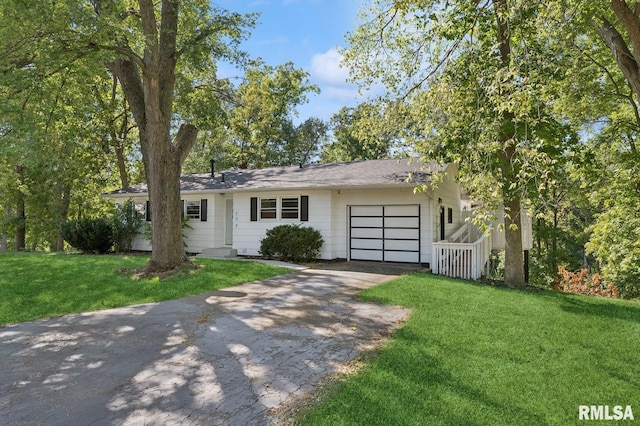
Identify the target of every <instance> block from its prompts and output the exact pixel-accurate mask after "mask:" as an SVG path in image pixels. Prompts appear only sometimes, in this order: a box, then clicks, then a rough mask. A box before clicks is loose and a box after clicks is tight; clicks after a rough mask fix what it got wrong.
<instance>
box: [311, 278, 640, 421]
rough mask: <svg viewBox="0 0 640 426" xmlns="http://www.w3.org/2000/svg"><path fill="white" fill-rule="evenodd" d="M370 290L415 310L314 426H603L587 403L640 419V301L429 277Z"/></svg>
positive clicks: (372, 295)
mask: <svg viewBox="0 0 640 426" xmlns="http://www.w3.org/2000/svg"><path fill="white" fill-rule="evenodd" d="M363 298H364V299H366V300H369V301H375V302H380V303H385V304H394V305H403V306H406V307H410V308H411V309H412V310H413V313H412V314H411V316H410V318H409V320H408V322H407V323H406V324H405V325H404V326H403V327H402V328H401V329H400V330H398V331H397V332H396V333H395V334H394V336H393V338H392V339H391V340H390V342H389V343H388V345H387V346H386V347H385V348H384V349H382V350H381V351H380V353H379V354H378V355H377V356H376V357H373V358H371V359H370V361H368V362H365V366H364V367H363V369H362V370H360V372H359V373H357V374H355V375H354V376H352V377H349V378H347V379H346V380H344V381H339V382H338V383H337V384H336V385H334V386H333V387H331V388H329V389H328V392H329V397H328V398H327V399H326V400H324V402H323V403H322V404H321V405H320V406H317V407H315V408H312V409H311V410H310V411H308V412H307V413H306V415H304V416H303V417H302V419H301V423H302V424H303V425H316V424H321V425H467V424H468V425H566V424H589V423H593V422H579V421H578V410H579V406H580V405H609V406H611V408H610V413H613V407H614V406H616V405H621V406H623V409H624V407H626V406H627V405H631V406H632V410H633V414H634V417H635V419H636V421H638V419H640V303H638V302H631V301H619V300H610V299H602V298H595V297H585V296H576V295H568V294H560V293H554V292H549V291H542V292H537V293H536V292H525V291H516V290H509V289H504V288H496V287H490V286H486V285H479V284H475V283H469V282H464V281H459V280H451V279H447V278H442V277H436V276H431V275H424V274H416V275H411V276H407V277H404V278H401V279H398V280H395V281H393V282H389V283H386V284H383V285H380V286H378V287H375V288H372V289H369V290H367V291H365V292H364V293H363ZM614 423H617V424H618V423H620V422H614ZM625 423H628V422H622V424H625Z"/></svg>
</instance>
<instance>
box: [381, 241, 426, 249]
mask: <svg viewBox="0 0 640 426" xmlns="http://www.w3.org/2000/svg"><path fill="white" fill-rule="evenodd" d="M384 249H385V250H403V251H418V250H419V249H420V242H419V241H417V240H411V241H407V240H385V241H384Z"/></svg>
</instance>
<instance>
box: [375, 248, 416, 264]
mask: <svg viewBox="0 0 640 426" xmlns="http://www.w3.org/2000/svg"><path fill="white" fill-rule="evenodd" d="M384 260H385V261H386V262H405V263H420V259H419V255H418V253H412V252H406V251H385V252H384Z"/></svg>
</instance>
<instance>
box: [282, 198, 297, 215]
mask: <svg viewBox="0 0 640 426" xmlns="http://www.w3.org/2000/svg"><path fill="white" fill-rule="evenodd" d="M299 217H300V198H299V197H286V198H285V197H282V198H280V218H281V219H294V220H297V219H298V218H299Z"/></svg>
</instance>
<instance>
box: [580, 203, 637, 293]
mask: <svg viewBox="0 0 640 426" xmlns="http://www.w3.org/2000/svg"><path fill="white" fill-rule="evenodd" d="M624 201H625V200H623V201H621V202H620V203H619V204H617V205H614V206H612V207H611V208H609V209H608V210H606V211H605V212H603V213H601V214H599V215H598V217H597V218H596V223H595V225H594V226H593V228H592V231H593V232H592V234H591V239H590V240H589V242H588V243H587V250H588V251H589V252H590V253H591V254H593V255H594V256H595V257H596V259H597V260H598V263H599V264H600V267H601V270H602V274H603V275H604V277H605V278H606V280H607V281H611V282H613V283H615V285H616V287H617V288H618V289H619V290H620V296H621V297H623V298H629V299H633V298H640V266H639V265H640V215H638V214H637V212H638V209H639V208H640V200H638V199H637V198H629V199H627V200H626V202H624Z"/></svg>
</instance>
